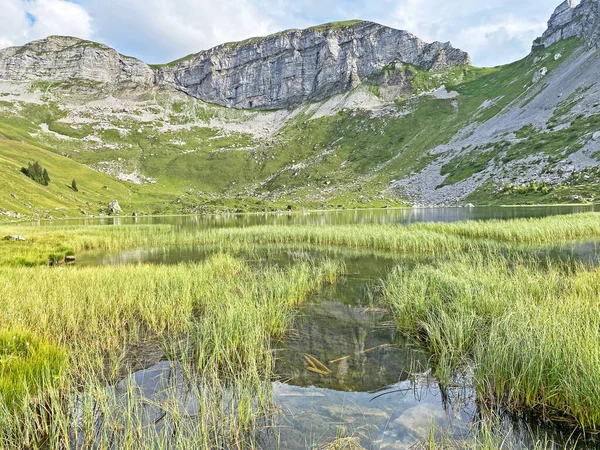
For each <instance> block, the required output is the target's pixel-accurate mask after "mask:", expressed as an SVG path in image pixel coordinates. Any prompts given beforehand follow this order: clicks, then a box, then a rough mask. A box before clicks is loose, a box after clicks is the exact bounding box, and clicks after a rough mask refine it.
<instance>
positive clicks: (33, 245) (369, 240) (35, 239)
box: [0, 213, 600, 266]
mask: <svg viewBox="0 0 600 450" xmlns="http://www.w3.org/2000/svg"><path fill="white" fill-rule="evenodd" d="M1 230H2V231H3V232H4V233H5V234H6V235H8V234H11V233H12V234H14V233H19V234H22V235H24V236H25V237H26V238H27V239H28V241H25V242H12V241H0V264H2V265H9V266H24V265H26V266H35V265H44V264H48V261H49V259H48V258H49V255H51V254H52V255H55V257H59V258H64V256H66V255H67V254H69V253H75V254H78V253H80V252H83V251H89V250H100V251H107V252H110V251H117V250H124V249H129V248H139V247H145V248H147V247H161V246H179V247H183V246H194V245H196V246H199V245H216V246H221V248H222V249H223V250H231V249H238V250H239V249H240V248H251V247H252V246H254V245H257V244H281V245H290V244H303V245H313V246H321V247H331V246H336V247H346V248H351V249H372V250H383V251H391V252H402V253H419V254H426V255H431V256H436V255H439V254H444V253H448V252H471V251H488V250H491V251H497V250H503V251H508V250H511V249H513V248H514V246H517V245H520V246H553V245H560V244H566V243H569V242H572V241H574V240H583V239H595V238H598V237H600V214H598V213H585V214H576V215H571V216H556V217H547V218H543V219H516V220H506V221H489V222H466V223H419V224H413V225H328V226H320V227H311V226H277V227H275V226H255V227H248V228H221V229H197V228H181V227H177V226H170V225H140V226H121V227H115V226H97V227H84V226H68V227H63V228H60V229H57V228H56V227H23V226H21V227H15V226H11V227H8V226H6V227H2V228H1Z"/></svg>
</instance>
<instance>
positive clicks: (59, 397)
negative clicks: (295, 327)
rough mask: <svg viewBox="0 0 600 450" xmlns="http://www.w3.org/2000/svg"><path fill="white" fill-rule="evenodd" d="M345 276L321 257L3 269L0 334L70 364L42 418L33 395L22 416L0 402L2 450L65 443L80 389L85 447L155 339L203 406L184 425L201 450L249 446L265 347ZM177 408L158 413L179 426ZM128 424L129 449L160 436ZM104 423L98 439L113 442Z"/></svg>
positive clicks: (260, 402)
mask: <svg viewBox="0 0 600 450" xmlns="http://www.w3.org/2000/svg"><path fill="white" fill-rule="evenodd" d="M341 270H342V266H341V265H340V264H339V263H336V262H332V261H328V260H323V261H317V262H312V263H311V262H301V263H297V264H293V265H291V266H290V267H287V268H286V269H280V268H276V267H274V268H263V269H251V268H250V267H249V266H248V264H247V263H245V262H243V261H241V260H239V259H236V258H233V257H231V256H228V255H225V254H219V255H215V256H213V257H211V258H209V259H208V260H206V261H205V262H203V263H198V264H181V265H174V266H150V265H144V266H122V267H119V266H117V267H92V268H77V267H65V268H59V269H49V268H45V267H22V268H7V267H5V268H0V279H2V283H1V284H0V326H1V328H2V329H4V330H10V329H13V328H15V327H18V328H19V329H22V330H26V331H25V332H26V333H33V334H34V335H35V336H39V339H40V340H41V342H46V341H47V340H52V342H55V343H56V345H58V346H59V347H60V348H64V349H65V351H66V354H67V358H68V365H67V366H66V367H67V369H66V371H65V372H64V374H63V375H62V378H61V380H60V386H57V387H54V386H51V387H49V388H47V389H46V392H45V398H47V399H48V401H47V403H46V404H45V405H44V407H43V408H42V410H41V411H40V408H39V406H38V405H37V404H36V403H35V402H34V401H33V398H32V396H31V394H33V390H32V392H31V394H26V393H23V395H22V402H21V404H20V406H19V408H16V409H15V408H14V407H10V406H9V404H8V403H6V402H2V401H0V446H2V443H3V444H4V447H5V448H18V445H17V443H18V442H24V439H29V441H28V442H29V443H30V445H31V446H33V447H34V448H35V447H36V446H38V445H41V443H42V441H45V442H50V443H51V444H52V445H51V446H54V448H56V447H62V446H65V445H66V443H67V442H69V435H70V434H71V433H72V432H73V428H72V426H73V423H72V422H70V421H71V417H72V414H73V411H74V410H76V409H77V408H80V407H81V405H79V406H78V405H77V398H73V395H74V394H75V393H76V392H80V393H81V395H83V396H84V397H83V398H87V397H86V396H89V397H90V398H93V399H94V401H93V402H91V404H90V405H88V406H89V409H85V408H87V406H86V407H84V409H85V411H84V419H83V424H82V425H81V427H80V429H79V431H78V433H79V434H80V435H81V436H82V438H83V439H84V440H86V444H87V445H90V444H91V441H90V439H92V437H91V436H92V434H93V432H94V429H95V427H96V425H95V424H94V422H95V421H94V419H93V418H94V417H95V415H96V414H98V411H100V412H101V413H102V414H103V415H104V416H105V417H111V415H116V416H118V415H119V414H122V409H123V405H122V404H121V405H120V408H119V407H118V406H119V403H118V402H117V401H116V400H115V399H113V398H111V397H110V396H109V395H108V394H107V392H106V390H105V387H106V385H107V384H112V383H114V382H116V381H118V380H119V379H120V378H122V377H123V376H125V375H126V374H128V373H130V372H131V371H132V370H134V368H135V367H134V365H135V361H133V360H130V359H129V355H130V353H131V351H132V348H134V347H135V346H136V345H152V343H155V344H154V345H155V347H157V350H158V351H159V353H160V354H162V356H159V357H158V358H159V359H162V358H168V359H169V360H174V361H175V360H178V361H181V362H182V363H183V367H184V368H185V371H186V374H187V376H189V377H190V384H191V385H194V384H197V386H198V387H197V388H196V391H195V392H196V394H197V395H199V396H200V397H201V398H204V402H203V404H202V413H201V415H200V417H199V418H198V420H197V421H194V423H189V424H187V423H186V424H183V425H182V427H183V431H186V430H187V431H186V432H188V431H189V432H190V434H194V435H195V436H196V438H197V439H199V440H203V442H204V444H203V445H205V446H206V447H212V446H213V445H217V446H220V445H221V444H215V442H222V443H223V444H222V445H225V444H224V443H225V442H227V443H228V444H227V445H231V444H232V442H233V443H235V442H240V441H241V440H244V439H249V437H248V436H252V435H253V433H254V432H255V430H254V428H253V427H254V426H255V425H256V420H258V418H260V417H262V416H264V414H266V412H267V411H268V408H269V405H270V394H269V390H268V387H269V385H270V379H271V376H272V370H273V355H272V351H271V341H272V339H275V338H279V337H281V336H282V335H283V334H284V333H285V331H286V329H287V328H288V326H289V325H290V322H291V320H292V319H293V317H294V311H295V309H296V307H297V306H299V305H300V304H302V302H303V301H304V300H305V299H306V297H307V295H308V294H309V293H310V292H312V291H314V290H315V289H317V288H318V287H319V286H320V285H321V284H323V283H333V282H335V280H336V276H337V274H338V273H339V272H340V271H341ZM154 362H156V361H154ZM149 363H150V364H151V363H152V361H151V360H150V361H147V362H146V364H149ZM146 364H144V365H146ZM23 380H25V378H23ZM12 381H13V382H14V383H16V382H18V380H12ZM38 387H40V388H44V387H45V385H40V386H38ZM232 396H233V397H232ZM135 398H136V396H135V395H133V399H132V400H131V401H132V402H134V401H135ZM228 399H229V400H228ZM232 399H234V400H232ZM173 402H175V399H174V398H169V399H168V400H167V401H166V403H167V405H166V406H165V407H166V408H167V410H169V411H170V412H172V413H173V414H174V416H175V418H177V413H176V411H175V410H176V407H175V406H171V407H170V408H171V409H169V406H168V405H171V404H172V403H173ZM98 408H99V409H98ZM132 408H133V407H132ZM173 408H175V410H174V409H173ZM134 409H135V408H134ZM125 416H126V419H127V420H128V421H130V425H131V426H130V427H124V428H122V429H119V430H118V433H117V434H118V442H125V443H127V442H132V441H135V440H139V439H141V441H139V442H137V443H136V444H135V445H133V444H132V445H131V446H130V447H128V448H136V445H137V446H138V447H137V448H143V445H151V443H152V442H153V441H154V440H156V439H157V438H158V436H156V435H153V434H152V432H151V430H148V429H147V428H145V429H144V431H143V433H142V434H140V433H141V430H142V428H143V427H142V425H141V423H142V422H141V421H142V418H141V417H138V416H136V414H135V411H133V410H132V411H131V412H126V414H125ZM121 419H122V418H119V419H118V420H121ZM114 420H117V419H114ZM110 423H111V421H110V420H109V421H107V423H106V427H105V428H103V429H102V430H100V433H101V434H102V433H104V435H105V436H109V435H110V432H109V431H110V430H111V429H110V426H111V425H110ZM216 424H221V425H219V426H218V427H217V426H216ZM253 430H254V431H253ZM113 431H114V430H113ZM32 436H35V437H36V439H37V440H36V439H34V438H32ZM221 440H223V441H221ZM185 442H187V444H186V445H189V448H194V445H191V444H190V443H191V442H196V441H190V440H188V441H185ZM182 445H183V444H182ZM184 447H185V445H184Z"/></svg>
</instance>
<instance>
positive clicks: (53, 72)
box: [0, 36, 154, 88]
mask: <svg viewBox="0 0 600 450" xmlns="http://www.w3.org/2000/svg"><path fill="white" fill-rule="evenodd" d="M74 79H76V80H86V81H92V82H96V83H102V84H105V85H108V86H114V87H119V88H123V87H129V88H139V87H151V86H152V85H153V83H154V72H153V71H152V69H151V68H150V67H149V66H148V65H147V64H145V63H143V62H142V61H139V60H137V59H135V58H130V57H128V56H123V55H121V54H119V53H118V52H117V51H116V50H113V49H112V48H110V47H107V46H105V45H102V44H97V43H95V42H89V41H84V40H81V39H77V38H73V37H64V36H50V37H48V38H46V39H42V40H39V41H34V42H30V43H29V44H26V45H24V46H22V47H9V48H6V49H4V50H0V80H7V81H34V80H49V81H57V82H70V83H72V81H73V80H74Z"/></svg>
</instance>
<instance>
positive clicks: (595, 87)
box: [0, 0, 600, 219]
mask: <svg viewBox="0 0 600 450" xmlns="http://www.w3.org/2000/svg"><path fill="white" fill-rule="evenodd" d="M598 4H599V3H598V0H583V1H582V2H581V3H579V4H575V3H574V2H565V3H563V4H561V5H559V7H558V8H557V9H556V10H555V12H554V14H553V15H552V17H551V18H550V20H549V24H548V30H547V31H546V32H545V33H544V35H543V36H542V37H540V38H539V39H538V40H536V42H535V43H534V45H533V48H532V52H531V54H530V55H528V56H527V57H525V58H524V59H522V60H520V61H516V62H514V63H511V64H507V65H504V66H499V67H493V68H478V67H473V66H472V65H469V64H463V63H464V62H470V61H468V60H467V58H468V55H467V54H466V53H464V52H462V51H460V50H457V52H461V53H459V54H458V56H459V58H458V61H455V60H453V61H455V62H459V63H458V64H450V65H442V66H441V67H439V68H438V67H435V62H436V58H435V57H433V58H429V57H428V56H427V55H428V53H427V52H426V51H424V49H425V46H427V45H433V44H426V43H422V44H419V41H416V40H411V39H412V36H413V35H411V34H410V33H408V32H401V31H396V32H388V31H387V29H386V28H385V27H381V28H379V26H377V25H376V24H375V25H369V24H368V23H366V22H358V24H356V23H355V24H354V25H352V26H351V29H352V30H353V31H352V33H357V34H358V35H361V36H373V34H369V33H370V32H374V33H375V35H377V33H381V34H382V35H384V36H386V35H388V34H391V35H392V37H393V39H396V38H397V39H407V41H403V42H409V43H410V42H412V43H413V45H416V44H418V45H417V47H418V48H419V51H418V52H415V53H414V54H413V56H415V57H417V58H423V61H425V62H426V63H428V64H429V63H431V65H421V66H420V67H418V66H415V65H413V64H411V62H414V60H410V59H409V58H405V59H403V62H393V63H390V64H388V65H386V66H383V69H381V70H379V69H380V65H377V64H380V63H381V64H382V62H387V60H386V59H385V58H383V57H382V58H379V59H378V58H372V57H371V56H372V55H377V51H379V49H380V48H384V47H385V46H379V47H378V49H377V50H376V51H365V52H363V53H360V52H358V53H356V52H355V49H363V50H364V49H370V48H371V47H369V46H368V45H364V46H361V45H355V44H354V42H359V41H360V40H355V39H348V40H347V41H344V42H347V43H346V44H343V45H346V46H347V47H348V48H347V49H345V50H343V51H341V50H340V51H338V53H337V54H338V57H337V59H336V58H335V57H333V56H332V55H333V53H332V52H331V51H330V50H331V49H327V47H328V46H329V47H331V45H330V44H328V41H327V39H328V38H330V40H333V42H335V43H339V42H342V41H343V40H340V37H341V36H346V37H348V36H350V35H348V34H344V33H346V32H344V33H341V34H340V32H339V31H337V30H336V27H335V26H329V27H328V26H325V27H324V29H325V31H324V32H323V31H319V30H318V28H319V27H317V31H308V32H306V31H302V30H300V31H298V32H297V33H296V34H294V33H292V34H291V35H290V36H292V38H293V39H290V38H289V36H288V38H287V41H286V40H285V38H281V37H277V35H275V36H274V37H273V36H272V37H271V38H269V39H271V41H273V42H278V41H277V40H278V39H283V40H284V41H285V45H288V43H290V42H296V41H294V39H296V40H297V39H298V36H302V33H307V34H306V36H316V34H314V33H317V34H318V33H320V35H319V36H320V38H319V39H320V41H319V42H321V44H320V45H322V47H319V51H324V52H326V53H327V54H328V55H329V56H328V58H329V59H327V58H321V59H320V61H321V63H322V64H325V62H327V64H331V65H332V66H331V67H334V68H335V67H337V68H340V67H341V68H343V69H340V74H338V75H337V78H335V77H334V80H336V82H337V84H336V83H330V84H327V83H324V84H322V85H320V90H319V91H318V94H315V95H314V96H310V97H308V98H306V97H303V91H302V90H301V89H300V90H299V91H298V92H299V94H298V96H297V97H296V100H294V99H292V97H291V96H289V97H287V99H286V100H289V101H286V102H283V103H282V104H280V105H278V107H277V109H273V110H270V109H269V110H267V109H262V107H260V105H254V104H253V105H252V106H253V108H252V109H248V108H247V106H249V105H245V106H244V104H243V102H244V101H248V98H249V97H248V96H247V94H248V92H250V90H251V89H250V88H249V87H248V86H246V88H244V89H246V91H244V92H241V93H240V95H239V99H240V101H241V102H242V103H240V104H238V106H239V107H238V108H236V107H231V106H232V105H230V104H227V102H221V103H225V105H220V104H218V102H215V101H213V99H208V100H209V101H203V100H202V99H200V98H198V97H199V96H198V95H195V94H194V92H190V89H185V88H183V87H182V86H178V85H177V84H175V83H171V82H160V83H159V82H157V80H156V79H155V77H156V73H157V72H158V71H160V70H163V71H164V70H171V72H169V73H170V74H173V73H175V75H177V74H178V73H179V71H182V72H185V70H191V71H193V70H197V73H195V74H193V75H194V76H197V75H198V74H199V73H201V70H200V69H193V67H197V66H196V65H197V64H198V62H197V61H194V57H195V58H200V60H203V58H205V57H206V52H204V53H202V55H204V56H202V55H201V56H200V57H198V56H194V57H192V58H188V59H186V60H185V61H183V62H180V63H179V64H180V66H178V65H177V64H175V65H174V66H173V67H175V69H173V68H164V67H163V68H155V70H152V69H151V68H149V67H148V66H147V65H145V63H141V62H139V61H138V60H135V59H132V58H128V57H123V56H122V55H119V54H118V53H117V52H116V51H115V50H112V49H109V48H107V47H105V46H102V45H101V44H95V43H86V44H85V45H84V46H83V47H82V46H77V45H75V46H74V45H73V42H74V41H72V40H71V41H70V40H69V39H71V38H51V39H50V44H49V45H50V46H49V47H48V46H47V47H44V46H43V44H40V43H39V41H38V43H33V44H29V46H30V48H27V46H24V47H25V48H24V49H23V50H22V53H21V54H20V55H17V59H16V60H15V59H11V58H14V57H15V53H16V52H17V51H18V48H17V49H15V48H12V49H9V50H8V51H7V50H3V51H0V157H2V156H5V158H4V159H5V163H6V164H5V165H4V166H3V165H1V164H0V175H1V176H2V177H4V178H5V179H9V177H10V179H11V180H17V181H19V184H18V186H17V187H14V188H11V187H10V186H5V187H0V212H1V210H5V211H9V212H12V213H18V214H21V215H22V216H23V217H25V216H39V217H44V216H50V215H51V216H53V217H60V216H68V215H71V216H72V215H79V214H83V213H82V212H81V211H85V212H86V213H87V214H93V215H96V214H99V213H103V211H105V210H106V205H107V203H108V201H110V200H112V198H111V197H115V198H117V199H118V200H119V203H120V204H121V206H122V207H123V209H124V211H125V212H133V211H136V212H140V213H153V214H161V213H176V212H184V213H196V212H214V211H262V210H280V209H288V207H289V208H292V209H295V208H310V209H322V208H326V209H329V208H339V207H341V208H353V207H383V206H389V207H392V206H406V205H412V206H457V205H464V204H466V203H473V204H538V203H587V202H590V201H596V198H600V169H599V168H600V164H599V161H600V80H599V79H598V76H597V74H598V73H600V51H599V50H598V48H597V47H598V46H597V43H598V34H597V32H596V30H597V26H598V19H599V17H600V12H599V11H598ZM365 24H366V25H365ZM361 27H362V28H361ZM373 27H375V28H373ZM313 28H314V27H313ZM342 28H343V27H342ZM328 29H330V31H327V30H328ZM352 33H350V34H352ZM284 34H285V33H284ZM294 36H295V37H294ZM350 37H351V36H350ZM393 39H391V40H390V39H388V43H389V42H392V43H393V42H394V41H393ZM415 39H416V38H415ZM61 40H62V41H61ZM267 40H268V39H267ZM52 41H54V44H52ZM57 41H59V42H57ZM259 41H260V42H264V40H262V41H261V40H259ZM420 42H422V41H420ZM32 45H33V47H31V46H32ZM40 45H41V47H39V48H37V47H36V46H40ZM52 45H55V46H59V47H60V49H62V50H60V49H58V50H57V49H52ZM444 45H445V44H440V43H438V44H436V45H434V48H433V50H434V51H433V53H432V54H433V55H434V56H435V55H437V54H438V53H445V50H444ZM257 46H258V47H260V45H258V44H257V43H256V41H255V40H253V39H251V40H250V41H244V42H242V43H241V44H239V43H238V44H235V45H232V44H230V45H229V46H227V45H225V47H227V48H228V49H226V50H219V51H218V53H219V55H221V56H222V55H223V54H231V55H236V54H239V55H240V56H239V60H238V61H237V63H240V61H241V63H244V64H245V61H246V62H247V61H248V58H250V60H251V61H252V60H253V58H254V57H255V56H256V53H257V52H256V50H257ZM419 46H420V47H419ZM333 47H335V46H333ZM390 47H392V48H393V51H395V52H397V51H398V49H399V47H398V46H394V45H391V46H390ZM36 48H37V50H35V49H36ZM281 48H283V47H281V46H279V47H276V48H275V50H277V52H276V53H277V54H279V53H278V52H279V50H281ZM285 48H287V47H285ZM407 48H410V45H409V46H408V47H407ZM46 50H48V51H46ZM319 51H314V52H313V53H310V52H309V51H308V50H307V51H306V52H305V55H304V56H306V55H310V61H313V62H314V61H316V55H317V54H319ZM361 51H362V50H361ZM436 51H437V52H438V53H436ZM223 52H224V53H223ZM353 52H355V53H353ZM284 53H285V52H284ZM6 54H8V55H9V56H8V57H3V55H6ZM357 54H358V55H367V60H369V58H371V59H370V61H375V63H373V64H372V65H368V64H367V66H368V67H375V68H376V69H377V70H374V71H373V72H372V73H371V74H369V75H367V76H365V75H364V74H363V73H361V72H357V73H358V74H359V78H360V80H356V81H357V82H356V83H352V78H353V77H352V76H351V74H352V71H351V70H346V68H347V66H346V62H348V61H352V58H353V57H354V56H352V55H357ZM391 54H392V56H393V57H392V58H390V59H392V60H397V59H398V58H396V56H397V53H391ZM244 55H245V56H244ZM340 55H341V56H340ZM348 55H350V56H352V57H347V56H348ZM369 55H370V56H369ZM386 55H389V54H388V53H385V52H384V56H386ZM403 55H406V53H403ZM288 56H289V57H290V58H291V61H293V60H294V59H293V58H294V57H297V55H296V56H294V50H293V48H292V49H291V51H290V52H289V55H288ZM446 56H447V55H446ZM386 57H387V56H386ZM19 58H21V59H19ZM24 58H25V59H26V60H27V61H29V63H36V64H38V66H37V69H31V66H29V69H28V70H25V69H22V70H21V72H19V71H18V70H16V69H18V64H19V62H20V61H21V60H23V59H24ZM461 58H462V59H461ZM221 59H223V58H221ZM234 59H235V58H234ZM217 60H218V58H217ZM300 60H302V58H301V59H300ZM451 60H452V58H451ZM15 61H17V62H16V64H17V66H15ZM46 61H50V63H48V64H50V65H52V64H58V67H59V68H60V70H61V71H62V73H63V74H64V76H63V77H62V79H56V78H52V77H51V76H49V75H48V72H47V68H46V67H45V66H44V64H46ZM378 61H379V62H378ZM234 62H235V61H234ZM442 62H443V59H442ZM29 63H28V64H29ZM241 63H240V64H241ZM98 64H100V65H104V66H105V67H106V70H103V71H98V70H94V67H97V66H98ZM252 64H253V63H252V62H251V63H250V67H251V68H253V67H256V66H253V65H252ZM325 65H326V64H325ZM34 66H35V64H34ZM242 66H243V64H242ZM74 67H75V69H74ZM289 67H290V69H289V70H291V73H292V74H294V73H295V72H294V71H295V70H297V69H298V67H300V68H302V67H303V66H302V64H300V65H298V66H295V65H294V64H291V65H290V66H289ZM7 68H8V73H9V74H10V76H12V77H14V79H7V77H6V76H3V75H2V74H6V73H7ZM50 68H51V67H50ZM428 68H429V70H427V69H428ZM2 70H4V72H2ZM173 70H175V72H173ZM223 70H224V73H225V75H223V77H224V78H223V79H227V77H228V76H230V75H231V73H234V72H239V73H242V72H243V73H245V74H248V73H251V71H249V69H248V70H246V71H245V72H244V71H241V70H237V69H236V70H232V69H231V66H224V69H223ZM298 70H299V73H301V69H298ZM228 71H229V72H228ZM230 72H231V73H230ZM333 72H334V75H335V72H336V71H335V70H334V71H333ZM20 73H22V74H24V75H20ZM129 73H131V74H133V75H134V76H136V77H138V78H137V80H138V81H136V82H131V78H130V75H128V74H129ZM227 73H229V75H227ZM80 76H84V77H88V79H82V78H79V77H80ZM186 76H187V75H186ZM28 77H29V78H28ZM94 77H95V78H94ZM90 79H91V80H90ZM256 79H258V78H256ZM327 79H328V78H324V80H327ZM167 81H168V80H167ZM220 83H221V85H222V86H227V83H226V82H222V80H221V81H220ZM253 83H254V82H252V83H249V82H248V83H246V84H250V85H252V84H253ZM256 84H257V86H258V85H260V83H259V82H257V83H256ZM208 85H211V83H208ZM301 87H302V86H301V85H300V88H301ZM267 91H268V90H267ZM215 92H220V91H218V90H215ZM311 92H312V91H311ZM321 94H322V95H321ZM280 98H281V97H277V96H273V97H272V98H267V100H268V101H273V102H276V101H279V100H278V99H280ZM225 99H226V97H225ZM233 99H234V100H235V97H234V98H233ZM228 106H229V107H228ZM3 136H4V138H3ZM15 142H16V143H17V144H15ZM19 142H21V143H24V144H26V145H27V155H29V156H28V158H30V159H31V160H35V159H34V155H35V152H36V151H38V150H36V149H39V155H40V160H41V161H42V162H44V161H47V164H48V165H49V167H51V168H52V170H53V171H61V170H64V171H65V172H66V173H58V174H56V176H54V174H53V173H50V177H51V178H53V179H64V180H70V179H72V178H75V175H74V174H73V175H71V174H70V172H72V171H75V170H76V167H77V164H79V165H81V166H83V167H82V170H81V171H77V172H78V173H88V174H89V173H90V172H89V170H90V169H92V170H94V171H96V172H101V174H100V175H101V176H100V175H99V178H98V182H100V180H101V179H102V180H112V181H113V182H112V183H108V181H106V182H104V184H105V186H106V187H107V189H103V190H101V191H98V192H96V191H93V192H92V191H90V190H89V189H90V187H89V186H86V183H85V182H84V181H81V180H79V179H78V180H77V182H78V186H80V191H81V192H80V193H76V192H72V190H71V189H70V188H69V187H68V186H61V185H54V186H51V189H50V190H49V189H47V188H45V187H37V186H36V192H38V194H36V196H35V197H31V198H28V195H29V194H28V192H29V190H30V187H28V186H30V183H31V182H32V181H31V180H29V179H27V178H26V177H24V176H22V174H20V173H19V171H18V170H17V169H18V166H19V164H20V165H23V164H25V163H26V161H24V160H23V158H20V159H19V158H17V155H18V153H17V152H16V151H15V148H19V149H23V148H24V147H22V146H21V144H19ZM48 152H52V153H53V154H54V155H55V157H53V158H50V157H49V156H48ZM61 158H68V159H70V161H68V163H69V164H67V163H66V162H65V165H64V167H65V168H64V169H61V164H60V163H59V161H60V159H61ZM67 167H69V168H68V169H67ZM84 169H85V170H84ZM6 170H8V172H6V175H5V171H6ZM11 189H14V190H13V191H11V192H10V193H14V194H16V195H17V197H18V199H16V198H14V197H12V196H10V193H9V192H8V191H9V190H11ZM94 189H95V188H92V190H94ZM46 191H47V193H48V198H45V197H44V196H43V195H41V194H40V193H43V192H46ZM62 191H64V192H62ZM61 192H62V193H61ZM82 193H87V194H86V195H88V197H87V198H86V197H85V196H84V194H82ZM92 194H93V195H92ZM61 195H62V197H64V198H61V200H60V202H58V203H57V202H56V201H55V200H52V199H56V198H57V196H59V198H60V196H61ZM91 199H94V200H93V201H91ZM57 204H58V205H59V206H54V205H57ZM69 205H71V206H69ZM57 207H58V208H60V209H59V210H58V211H57V210H56V208H57ZM13 216H14V214H13ZM11 217H12V216H11ZM0 219H1V214H0Z"/></svg>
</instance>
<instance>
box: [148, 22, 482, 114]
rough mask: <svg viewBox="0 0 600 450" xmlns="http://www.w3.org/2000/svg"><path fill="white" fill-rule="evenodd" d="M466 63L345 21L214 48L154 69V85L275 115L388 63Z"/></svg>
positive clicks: (457, 54)
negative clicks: (264, 110)
mask: <svg viewBox="0 0 600 450" xmlns="http://www.w3.org/2000/svg"><path fill="white" fill-rule="evenodd" d="M470 62H471V60H470V57H469V55H468V54H467V53H465V52H463V51H461V50H458V49H455V48H453V47H452V46H451V45H450V43H440V42H434V43H432V44H428V43H425V42H423V41H422V40H420V39H419V38H417V37H416V36H414V35H412V34H410V33H408V32H406V31H400V30H395V29H392V28H388V27H385V26H382V25H378V24H375V23H372V22H362V21H352V22H345V23H338V24H328V25H323V26H320V27H314V28H309V29H306V30H291V31H286V32H282V33H278V34H274V35H272V36H268V37H265V38H255V39H250V40H247V41H243V42H238V43H231V44H225V45H221V46H218V47H215V48H213V49H211V50H208V51H205V52H201V53H198V54H196V55H192V56H190V57H188V58H185V59H184V60H181V61H179V62H176V63H173V64H170V65H168V66H165V67H163V68H161V69H159V70H158V72H157V76H156V79H157V82H158V83H166V84H170V85H173V86H175V87H176V88H177V89H180V90H182V91H184V92H186V93H188V94H189V95H191V96H194V97H196V98H199V99H201V100H204V101H206V102H210V103H216V104H219V105H223V106H229V107H233V108H248V109H280V108H288V107H291V106H293V105H297V104H299V103H302V102H304V101H308V100H321V99H323V98H326V97H328V96H330V95H333V94H339V93H343V92H346V91H348V90H350V89H353V88H356V87H357V86H358V85H359V84H360V83H361V82H362V81H363V80H365V79H366V78H369V77H371V76H373V75H375V74H377V73H381V72H382V71H383V70H384V69H385V68H386V67H388V66H390V65H392V64H396V65H397V64H407V65H412V66H415V67H417V68H419V69H422V70H441V69H445V68H448V67H452V66H460V65H467V64H470Z"/></svg>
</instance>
